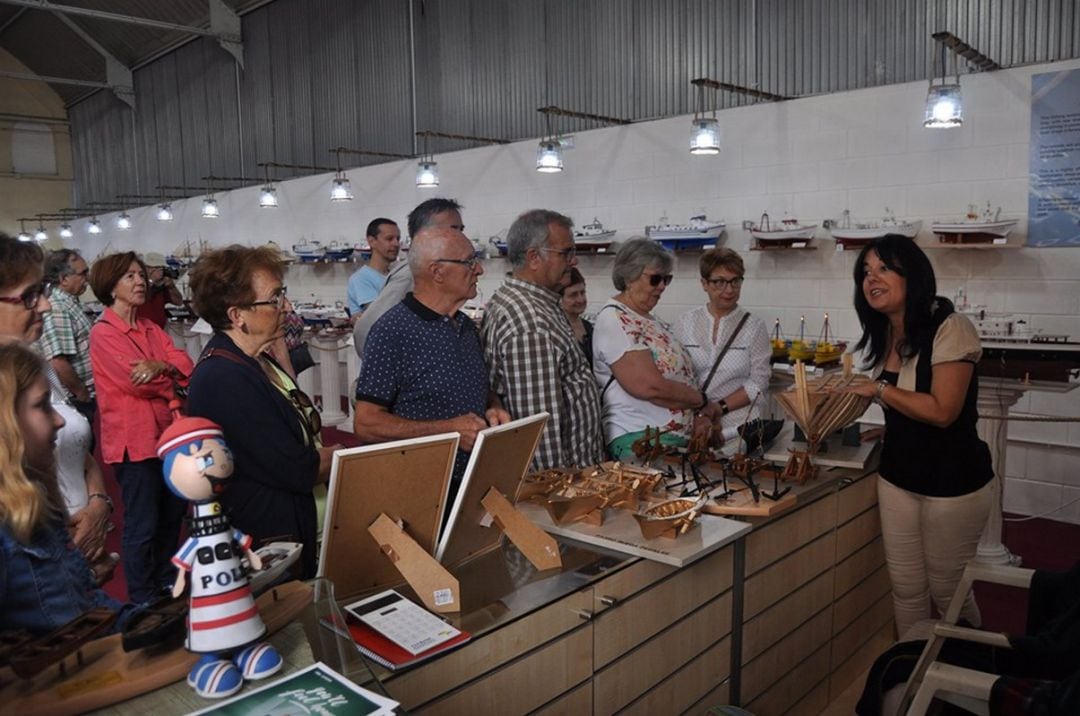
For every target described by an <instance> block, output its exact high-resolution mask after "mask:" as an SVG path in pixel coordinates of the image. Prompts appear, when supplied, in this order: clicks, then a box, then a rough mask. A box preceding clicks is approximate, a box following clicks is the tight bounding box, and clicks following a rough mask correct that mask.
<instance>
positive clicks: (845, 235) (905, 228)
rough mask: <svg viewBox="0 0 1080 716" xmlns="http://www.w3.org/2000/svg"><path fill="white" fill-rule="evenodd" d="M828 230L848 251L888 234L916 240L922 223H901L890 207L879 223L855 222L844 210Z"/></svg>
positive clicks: (849, 213) (917, 221)
mask: <svg viewBox="0 0 1080 716" xmlns="http://www.w3.org/2000/svg"><path fill="white" fill-rule="evenodd" d="M828 229H829V233H830V234H831V235H832V237H833V239H835V240H836V243H837V245H838V246H840V247H841V248H842V249H844V250H847V249H854V248H861V247H863V246H865V245H866V244H868V243H870V242H871V241H873V240H874V239H880V238H881V237H882V236H887V235H888V234H899V235H901V236H906V237H907V238H909V239H914V238H915V236H916V235H918V233H919V230H920V229H922V221H919V220H916V221H900V220H898V219H897V218H896V215H895V214H894V213H893V212H892V210H891V209H889V207H885V215H884V216H883V217H882V218H881V219H879V220H877V221H858V220H853V219H852V218H851V212H850V211H849V210H847V209H844V213H843V214H842V215H841V217H840V218H839V219H838V220H837V221H834V222H832V223H831V224H830V225H829V227H828Z"/></svg>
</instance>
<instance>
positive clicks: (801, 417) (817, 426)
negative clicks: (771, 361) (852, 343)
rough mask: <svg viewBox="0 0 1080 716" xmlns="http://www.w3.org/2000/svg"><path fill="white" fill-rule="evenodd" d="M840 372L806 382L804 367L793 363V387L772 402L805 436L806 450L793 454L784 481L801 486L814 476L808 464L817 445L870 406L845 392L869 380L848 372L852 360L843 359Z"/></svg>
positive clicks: (848, 356)
mask: <svg viewBox="0 0 1080 716" xmlns="http://www.w3.org/2000/svg"><path fill="white" fill-rule="evenodd" d="M843 365H844V367H843V371H842V372H841V373H840V374H839V375H837V374H833V375H827V376H822V377H820V378H813V379H811V380H807V379H806V366H804V365H803V364H802V362H801V361H799V362H796V363H795V386H794V387H793V388H791V389H790V390H786V391H784V392H783V393H778V394H777V395H776V401H777V402H778V403H779V404H780V407H782V408H783V409H784V412H785V413H787V415H788V417H790V418H791V419H792V420H794V421H795V423H796V424H797V425H798V426H799V427H800V428H801V429H802V431H803V434H804V435H806V440H807V449H806V450H805V451H801V450H793V451H792V456H791V459H790V460H789V461H788V465H787V467H786V468H785V470H784V477H785V478H788V479H793V480H795V481H796V482H798V483H800V484H802V483H803V482H805V481H806V480H808V479H810V478H812V477H813V476H814V473H815V472H816V468H813V465H812V462H811V456H813V455H814V454H815V453H816V452H817V450H818V447H819V446H820V445H821V442H822V441H823V440H824V439H825V438H826V437H828V436H829V435H830V434H831V433H833V432H835V431H837V430H840V429H841V428H844V427H847V426H848V425H850V424H851V423H853V422H855V420H857V419H858V418H859V416H861V415H862V414H863V413H865V412H866V409H867V408H868V407H869V406H870V402H871V401H870V398H868V397H865V396H862V395H858V394H856V393H851V392H848V390H847V389H848V388H851V387H853V386H856V385H859V384H860V383H867V382H869V381H870V378H869V377H868V376H865V375H859V374H856V373H854V372H853V370H852V356H851V354H850V353H845V354H844V356H843Z"/></svg>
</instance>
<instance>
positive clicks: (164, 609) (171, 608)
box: [120, 595, 188, 651]
mask: <svg viewBox="0 0 1080 716" xmlns="http://www.w3.org/2000/svg"><path fill="white" fill-rule="evenodd" d="M187 615H188V598H187V595H181V596H179V597H176V598H175V599H174V598H173V597H165V598H163V599H159V600H157V601H156V602H154V603H153V604H151V605H149V606H148V607H146V608H145V609H144V610H142V611H141V612H139V613H137V614H135V615H134V616H132V617H131V619H130V620H129V621H128V623H127V624H125V625H124V631H123V632H121V637H120V643H121V646H122V647H123V649H124V651H135V650H136V649H145V648H146V647H149V646H157V645H163V646H169V645H172V644H173V642H175V641H177V640H179V639H181V638H182V637H183V635H184V634H185V633H186V629H185V626H186V621H187Z"/></svg>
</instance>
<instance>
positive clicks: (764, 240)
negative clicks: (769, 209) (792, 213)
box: [750, 213, 817, 250]
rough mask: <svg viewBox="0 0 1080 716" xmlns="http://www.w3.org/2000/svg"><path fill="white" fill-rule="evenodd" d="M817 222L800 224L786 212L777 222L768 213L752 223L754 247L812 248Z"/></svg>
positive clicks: (765, 248)
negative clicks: (811, 243)
mask: <svg viewBox="0 0 1080 716" xmlns="http://www.w3.org/2000/svg"><path fill="white" fill-rule="evenodd" d="M816 231H817V224H800V223H799V222H798V220H796V219H793V218H791V217H789V216H787V215H786V214H785V215H784V218H783V219H781V220H780V221H779V222H777V223H775V224H774V223H773V222H772V221H771V220H770V219H769V215H768V214H767V213H763V214H762V215H761V219H760V220H759V221H758V222H757V223H756V224H754V223H751V224H750V236H751V237H753V239H754V248H757V249H760V250H768V249H805V248H810V242H811V241H813V239H814V233H815V232H816Z"/></svg>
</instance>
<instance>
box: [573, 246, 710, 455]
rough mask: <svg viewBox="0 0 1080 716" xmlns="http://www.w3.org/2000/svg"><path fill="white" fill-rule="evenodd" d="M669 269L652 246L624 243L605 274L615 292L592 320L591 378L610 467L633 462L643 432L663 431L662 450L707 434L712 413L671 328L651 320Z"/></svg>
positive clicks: (668, 260)
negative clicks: (613, 462) (598, 397)
mask: <svg viewBox="0 0 1080 716" xmlns="http://www.w3.org/2000/svg"><path fill="white" fill-rule="evenodd" d="M674 264H675V259H674V257H673V256H672V255H671V253H669V252H668V251H665V250H664V249H663V248H662V247H661V246H660V245H659V244H657V243H655V242H654V241H651V240H649V239H631V240H630V241H627V242H626V243H624V244H623V245H622V247H621V248H620V249H619V252H618V253H617V254H616V255H615V266H614V268H613V269H612V272H611V278H612V282H613V283H614V284H615V288H616V289H617V290H618V291H619V293H618V294H616V295H615V296H614V297H613V298H612V299H611V300H609V301H608V302H607V304H605V305H604V307H603V308H602V309H600V313H599V314H597V317H596V327H595V332H594V333H593V357H594V364H593V371H594V373H595V374H596V379H597V381H598V382H599V383H600V385H601V386H603V387H602V389H601V391H602V392H601V399H602V400H603V403H604V415H603V420H604V438H605V442H606V443H607V448H608V452H610V453H611V455H612V457H614V458H615V459H617V460H626V459H628V458H631V457H633V452H632V450H631V446H632V444H633V443H634V441H635V440H638V439H639V438H641V437H643V436H644V434H645V430H646V428H652V429H659V430H660V431H662V433H663V434H662V435H661V436H660V441H661V442H662V443H664V444H667V445H685V444H686V442H687V440H688V438H689V437H690V435H691V433H693V432H697V431H699V430H708V429H709V426H710V425H711V421H712V418H713V417H714V416H715V415H716V413H717V410H718V408H717V405H716V404H715V403H713V402H712V401H710V400H709V399H708V398H707V397H706V396H705V394H704V393H702V392H701V390H699V389H698V386H697V380H696V378H695V377H694V366H693V364H692V363H691V362H690V357H689V356H688V355H687V354H686V351H685V350H684V349H683V347H682V345H681V344H680V343H679V341H678V340H677V339H676V338H675V336H674V334H673V333H672V330H671V327H670V326H668V325H667V324H666V323H665V322H663V321H662V320H660V319H659V318H657V317H656V316H654V315H653V314H652V311H653V309H654V308H656V304H657V303H658V302H659V301H660V297H661V296H662V295H663V294H664V289H666V288H667V286H668V284H670V283H671V279H672V274H671V271H672V267H673V266H674ZM698 418H700V420H699V419H698Z"/></svg>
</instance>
